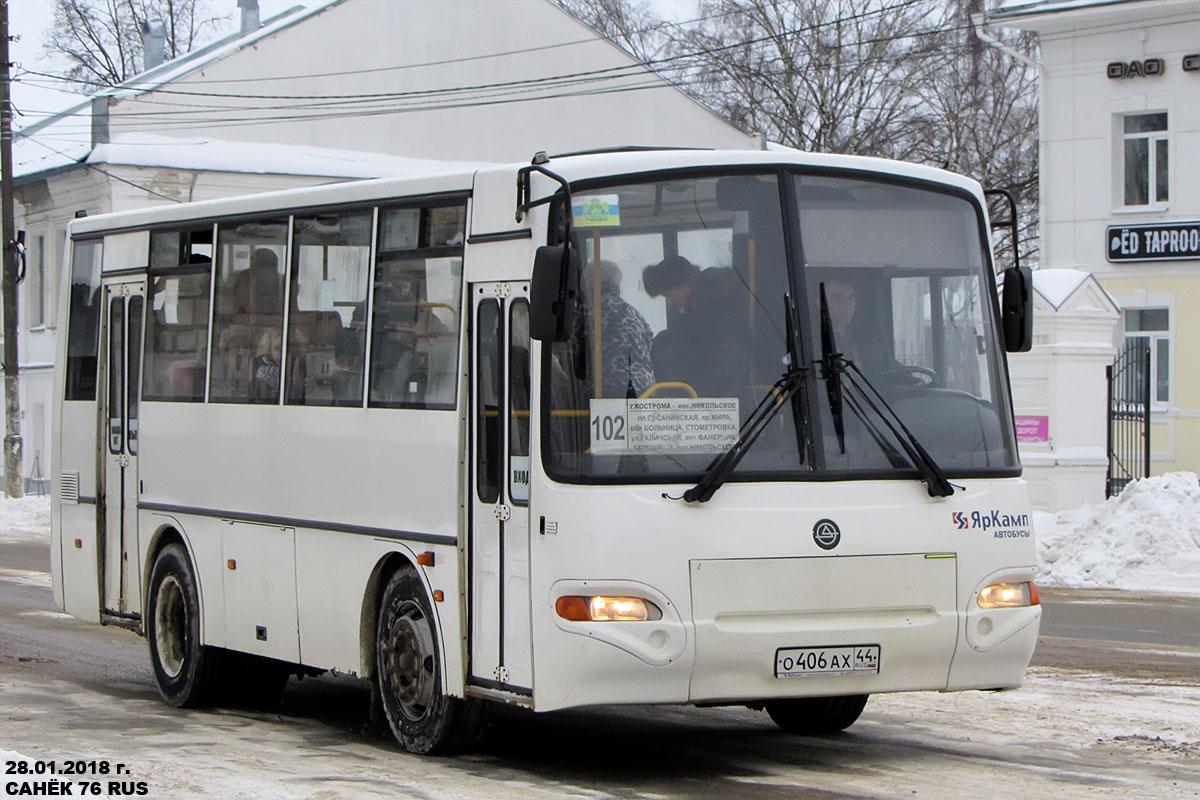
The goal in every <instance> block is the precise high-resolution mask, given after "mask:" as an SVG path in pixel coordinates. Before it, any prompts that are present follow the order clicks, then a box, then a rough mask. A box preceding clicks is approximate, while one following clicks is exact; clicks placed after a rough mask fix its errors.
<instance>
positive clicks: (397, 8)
mask: <svg viewBox="0 0 1200 800" xmlns="http://www.w3.org/2000/svg"><path fill="white" fill-rule="evenodd" d="M548 45H562V46H558V47H547V46H548ZM529 48H539V49H536V50H534V51H533V52H527V53H516V54H513V55H507V56H503V57H499V58H483V59H481V58H479V56H482V55H487V54H494V53H500V52H511V51H519V50H526V49H529ZM464 59H465V60H464ZM430 61H440V62H446V61H452V62H453V63H442V64H439V65H436V66H429V67H422V68H415V69H405V68H400V69H397V68H395V67H404V66H406V65H412V64H422V63H426V62H430ZM633 64H634V62H633V61H632V59H631V58H630V57H629V56H628V55H626V54H625V53H624V52H623V51H621V50H620V49H618V48H617V47H615V46H614V45H613V44H611V43H610V42H608V41H607V40H604V39H602V38H600V37H599V36H598V35H597V34H596V33H595V32H594V31H592V30H591V29H589V28H587V27H586V26H584V25H583V24H581V23H580V22H578V21H577V20H575V19H574V18H573V17H571V16H570V15H568V14H567V13H566V12H564V11H562V10H561V9H559V8H558V7H557V6H556V5H554V4H553V3H552V2H549V0H503V2H500V1H498V0H436V1H434V0H421V1H419V2H397V1H396V0H344V2H341V3H338V4H335V5H333V6H332V7H330V8H328V9H327V10H325V11H323V12H321V13H319V14H317V15H315V16H313V17H310V18H309V19H306V20H304V21H302V22H300V23H298V24H295V25H293V26H291V27H289V28H286V29H284V30H281V31H279V32H278V33H276V34H273V35H271V36H268V37H266V38H264V39H262V40H260V41H258V42H256V43H255V44H254V45H252V46H250V47H246V48H243V49H242V50H240V51H238V52H237V53H235V54H233V55H231V56H229V57H227V58H224V59H222V60H220V61H218V62H216V63H213V64H212V65H210V66H208V67H206V68H205V69H204V71H203V74H202V76H200V75H196V74H193V75H189V76H188V77H187V78H186V79H185V80H186V85H183V84H180V85H178V86H168V87H166V88H168V89H180V88H186V90H187V91H209V90H212V91H218V92H222V93H228V94H237V93H241V94H274V95H302V96H313V95H318V96H324V95H332V96H341V95H355V94H379V93H397V92H413V91H424V90H439V89H446V88H450V87H462V86H485V85H488V84H498V83H505V82H510V81H523V80H530V79H540V78H547V77H553V76H563V75H570V74H575V73H581V72H589V71H594V70H598V69H609V68H613V67H629V66H631V65H633ZM356 70H357V71H359V72H357V73H356V74H349V75H347V74H339V75H329V74H328V73H330V72H339V73H346V72H348V71H356ZM635 71H636V74H633V75H630V76H629V77H621V78H617V79H607V80H603V81H592V82H589V83H586V84H583V85H577V86H564V87H558V88H547V89H543V90H539V91H537V92H535V93H533V94H532V95H531V94H529V93H527V92H525V91H523V90H522V91H520V92H518V93H515V94H514V91H515V90H516V89H521V87H512V88H492V89H480V90H478V91H474V92H470V93H467V94H455V95H426V96H418V97H407V98H398V99H379V100H371V101H369V102H366V103H365V104H364V105H365V106H367V107H369V108H365V109H363V110H368V111H372V112H380V111H383V112H388V113H372V114H369V115H361V116H346V115H345V114H344V113H332V112H331V111H329V110H324V111H316V110H314V111H311V112H296V111H295V110H293V109H291V108H288V109H282V110H281V109H275V110H266V111H251V110H249V109H248V107H249V106H251V105H263V101H262V100H261V99H256V100H250V99H244V98H242V99H239V98H233V97H229V98H188V99H189V100H191V101H194V102H204V103H217V104H221V105H224V106H227V109H226V110H221V111H217V112H207V113H206V112H196V113H194V114H182V115H175V117H174V118H173V119H174V121H172V122H171V123H169V124H163V121H162V120H161V119H160V120H157V121H154V124H153V127H152V128H151V129H148V130H150V132H155V133H161V134H163V135H171V134H172V133H174V134H176V135H196V134H201V135H211V136H214V137H217V138H222V139H230V140H245V141H263V142H279V143H282V144H305V145H313V146H318V147H331V148H345V149H352V150H364V151H368V152H378V153H389V154H395V155H403V156H412V157H420V158H442V159H452V160H477V161H498V162H509V161H524V160H527V159H529V158H530V157H531V156H532V155H533V154H534V152H536V151H537V150H546V151H547V152H551V153H553V152H564V151H569V150H578V149H584V148H593V147H602V146H613V145H626V144H643V145H689V146H702V147H721V148H756V147H757V142H756V140H755V139H754V137H751V136H747V135H745V134H743V133H741V132H739V131H737V130H736V129H735V128H733V127H732V126H731V125H729V124H728V123H726V122H724V121H723V120H721V119H720V118H719V117H717V116H716V115H715V114H713V113H712V112H710V111H709V110H707V109H705V108H704V107H702V106H700V105H698V104H697V103H695V102H694V101H692V100H690V99H688V98H687V97H686V96H685V95H683V94H682V93H681V92H680V91H679V90H677V89H675V88H674V87H673V86H671V85H670V84H668V83H667V82H666V81H664V80H662V79H660V78H657V77H655V76H653V74H652V73H648V72H646V71H643V70H641V69H637V68H635ZM626 72H629V71H626ZM251 76H254V77H256V78H257V77H266V76H280V77H281V78H282V79H281V80H278V81H268V82H252V83H246V82H238V81H239V80H241V79H245V78H247V77H251ZM229 81H233V82H232V83H230V82H229ZM634 85H636V86H650V87H652V88H645V89H640V90H637V91H618V92H615V93H605V94H592V95H590V96H582V97H552V96H553V95H558V94H562V93H564V92H579V91H596V90H611V89H615V88H619V87H629V86H634ZM534 96H540V97H543V98H547V99H541V100H530V99H529V98H530V97H534ZM180 99H181V98H180V96H179V95H173V94H170V93H168V92H150V93H148V94H146V95H144V96H142V97H141V98H138V99H128V100H122V101H121V102H120V103H119V104H118V105H117V106H115V107H114V108H112V111H111V114H112V126H113V127H112V130H113V135H114V136H115V135H117V134H118V133H119V132H120V131H121V130H125V129H131V128H136V127H137V126H139V125H144V124H146V119H147V118H146V117H144V116H138V115H144V114H146V113H147V112H160V113H161V112H163V111H164V110H168V109H169V110H172V111H180V110H181V109H180V108H179V107H178V105H173V106H168V105H165V104H166V103H176V104H177V103H178V102H179V101H180ZM494 101H502V102H500V103H498V104H493V105H471V106H468V107H443V106H453V105H456V104H461V103H464V102H468V103H479V102H494ZM510 101H519V102H510ZM302 102H310V101H298V100H297V101H288V100H279V101H274V102H272V103H269V105H284V106H293V105H295V104H297V103H302ZM418 104H423V105H418ZM398 106H404V107H407V108H408V109H409V110H407V111H404V112H397V111H396V110H395V109H396V108H397V107H398ZM414 108H417V109H423V110H419V111H413V110H412V109H414ZM339 109H340V111H347V110H351V111H352V110H353V106H340V107H339ZM297 114H303V115H304V116H303V117H302V118H296V115H297ZM229 117H235V118H237V119H238V120H239V121H238V122H235V123H231V122H226V121H224V120H225V119H226V118H229ZM270 117H285V118H286V119H284V120H282V121H280V120H269V119H267V118H270ZM255 120H257V121H255Z"/></svg>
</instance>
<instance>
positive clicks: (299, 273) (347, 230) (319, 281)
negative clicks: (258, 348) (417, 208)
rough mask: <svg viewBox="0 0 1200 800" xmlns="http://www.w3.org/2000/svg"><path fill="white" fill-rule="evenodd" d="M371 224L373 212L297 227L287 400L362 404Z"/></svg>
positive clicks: (316, 219)
mask: <svg viewBox="0 0 1200 800" xmlns="http://www.w3.org/2000/svg"><path fill="white" fill-rule="evenodd" d="M371 223H372V213H371V212H369V211H362V212H355V213H351V214H340V215H338V214H327V215H319V216H313V217H296V218H295V219H294V220H293V222H292V225H293V233H292V284H291V299H290V304H291V305H290V308H289V309H288V343H287V345H288V346H287V389H286V402H288V403H292V404H297V405H307V406H359V405H362V397H363V360H364V355H365V350H366V341H367V285H368V284H367V282H368V270H369V267H370V259H371Z"/></svg>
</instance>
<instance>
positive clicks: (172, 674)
mask: <svg viewBox="0 0 1200 800" xmlns="http://www.w3.org/2000/svg"><path fill="white" fill-rule="evenodd" d="M146 611H147V614H146V640H147V642H149V645H150V664H151V665H152V666H153V668H154V679H155V681H156V682H157V683H158V693H159V694H161V695H162V698H163V700H166V701H167V703H168V704H169V705H172V706H176V707H179V708H186V707H189V706H196V705H200V704H202V703H204V702H206V701H207V700H208V697H209V690H210V688H211V685H212V683H213V673H214V672H215V670H216V664H215V661H216V654H215V652H214V651H213V649H212V648H209V647H205V646H204V645H202V644H201V643H200V595H199V594H198V593H197V591H196V578H195V576H194V574H193V573H192V565H191V563H190V562H189V561H188V557H187V552H186V551H185V550H184V549H183V546H182V545H180V544H169V545H167V546H166V547H164V548H163V549H162V551H161V552H160V553H159V554H158V558H156V559H155V560H154V568H153V569H152V570H151V571H150V594H149V598H148V602H147V604H146Z"/></svg>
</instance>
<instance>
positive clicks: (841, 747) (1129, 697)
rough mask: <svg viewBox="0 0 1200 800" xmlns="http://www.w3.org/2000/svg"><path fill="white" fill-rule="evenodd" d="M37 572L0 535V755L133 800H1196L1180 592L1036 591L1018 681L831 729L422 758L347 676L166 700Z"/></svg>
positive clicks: (572, 730)
mask: <svg viewBox="0 0 1200 800" xmlns="http://www.w3.org/2000/svg"><path fill="white" fill-rule="evenodd" d="M47 560H48V553H47V548H46V545H45V544H41V543H11V542H0V749H8V750H15V751H19V752H21V753H23V754H24V755H26V756H31V757H35V758H63V757H76V758H96V757H113V758H117V757H119V758H122V759H124V760H126V761H128V762H129V763H130V765H131V768H132V769H133V771H134V773H135V774H134V775H133V777H135V778H139V779H142V780H146V781H147V782H148V785H149V789H150V792H149V796H150V797H163V798H168V797H169V798H174V797H207V796H245V797H263V796H271V797H306V798H308V797H312V798H340V797H373V796H392V797H395V796H403V797H420V798H434V797H438V798H440V797H547V798H549V797H563V796H573V797H588V798H608V797H636V798H714V799H715V798H720V800H727V798H728V797H729V796H730V795H731V794H733V795H734V796H736V797H738V798H739V799H740V798H743V797H747V798H764V799H767V798H770V799H774V798H789V800H790V799H792V798H797V797H815V798H850V797H854V798H861V797H888V798H892V797H901V796H903V797H918V798H919V797H930V798H938V799H939V800H945V798H946V797H957V796H983V795H997V794H1004V793H1013V794H1016V793H1019V794H1020V795H1021V796H1034V797H1038V796H1056V797H1068V798H1072V797H1079V798H1084V797H1087V798H1093V797H1121V798H1125V797H1147V798H1151V797H1153V798H1161V797H1200V640H1198V638H1197V637H1198V636H1200V599H1190V598H1181V597H1166V596H1150V595H1129V594H1124V593H1116V592H1081V591H1063V590H1055V591H1046V592H1044V593H1043V595H1042V599H1043V605H1044V606H1045V618H1044V624H1043V628H1042V630H1043V634H1044V636H1043V638H1042V640H1041V643H1040V645H1039V648H1038V651H1037V653H1036V655H1035V658H1034V667H1033V669H1031V671H1030V680H1029V683H1028V684H1027V685H1026V687H1025V688H1023V689H1021V690H1019V691H1016V692H1008V693H1002V694H987V693H980V692H970V693H960V694H955V695H939V694H936V693H934V694H930V693H925V694H921V695H889V696H880V697H873V698H872V699H871V702H870V704H868V706H867V710H866V712H864V715H863V718H862V719H861V720H860V721H859V722H858V723H857V724H856V725H854V726H853V727H852V728H851V729H849V731H847V732H846V733H844V734H841V735H838V736H830V737H821V738H808V739H797V738H795V737H790V736H787V735H785V734H782V733H780V732H779V731H778V730H776V728H775V726H774V725H773V724H772V723H771V722H770V721H769V719H767V718H766V716H765V715H763V714H761V713H757V712H753V711H750V710H748V709H743V708H720V709H696V708H690V707H666V708H661V707H658V708H650V707H636V706H634V707H621V708H604V709H581V710H572V711H565V712H554V713H551V714H532V713H528V712H525V711H522V710H519V709H508V708H500V709H497V713H496V715H495V724H494V725H493V726H492V729H491V735H490V736H489V737H488V739H487V740H486V741H485V742H484V744H483V746H482V748H481V750H480V751H479V752H478V753H475V754H472V755H469V756H465V757H460V758H457V759H453V760H443V759H420V758H416V757H413V756H409V755H407V754H404V753H400V752H397V751H396V750H395V748H394V747H393V746H392V745H391V743H390V742H389V741H388V740H387V739H386V738H385V737H383V736H381V735H380V734H379V733H378V732H377V731H375V730H374V729H373V728H372V727H371V726H370V723H369V721H368V714H367V705H368V700H369V695H368V692H367V691H366V689H365V687H364V685H363V684H362V683H361V682H359V681H356V680H351V679H346V678H329V677H323V678H318V679H308V680H304V681H296V680H293V681H292V683H291V684H290V685H289V688H288V690H287V692H286V693H285V695H284V700H283V703H282V705H281V706H279V707H275V708H270V709H260V708H225V709H217V710H201V711H179V710H175V709H170V708H167V707H166V706H165V705H163V704H162V703H161V702H160V701H159V700H158V697H157V693H156V690H155V688H154V682H153V678H152V676H151V674H150V670H149V666H148V660H147V656H146V649H145V648H146V645H145V642H144V641H143V640H142V639H141V638H139V637H137V636H136V635H134V634H133V633H131V632H129V631H126V630H122V629H118V628H111V627H107V628H106V627H100V626H97V625H92V624H88V623H83V622H80V621H78V620H74V619H72V618H68V617H65V616H64V615H61V614H58V613H57V612H56V611H55V610H54V609H53V603H52V598H51V595H50V590H49V576H48V575H46V570H47Z"/></svg>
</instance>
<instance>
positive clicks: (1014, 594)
mask: <svg viewBox="0 0 1200 800" xmlns="http://www.w3.org/2000/svg"><path fill="white" fill-rule="evenodd" d="M977 602H978V603H979V607H980V608H1024V607H1026V606H1036V605H1039V604H1040V603H1041V598H1039V597H1038V590H1037V587H1036V586H1034V584H1033V581H1024V582H1022V583H993V584H992V585H991V586H988V587H986V588H985V589H984V590H983V591H981V592H980V593H979V599H978V601H977Z"/></svg>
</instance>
